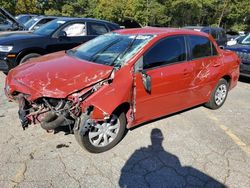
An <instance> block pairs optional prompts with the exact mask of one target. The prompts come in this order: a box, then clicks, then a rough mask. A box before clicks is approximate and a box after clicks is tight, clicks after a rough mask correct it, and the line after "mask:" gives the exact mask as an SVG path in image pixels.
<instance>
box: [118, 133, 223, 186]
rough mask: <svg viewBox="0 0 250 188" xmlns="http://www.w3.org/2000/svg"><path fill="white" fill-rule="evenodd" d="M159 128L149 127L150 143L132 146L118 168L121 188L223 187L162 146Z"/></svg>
mask: <svg viewBox="0 0 250 188" xmlns="http://www.w3.org/2000/svg"><path fill="white" fill-rule="evenodd" d="M163 139H164V137H163V134H162V132H161V130H160V129H156V128H155V129H153V130H152V131H151V142H152V145H149V146H148V147H143V148H140V149H138V150H136V151H135V152H134V153H133V154H132V155H131V157H130V158H129V159H128V161H127V162H126V164H125V165H124V167H123V168H122V170H121V175H120V179H119V185H120V187H121V188H134V187H143V188H144V187H156V188H160V187H164V188H167V187H169V188H172V187H211V188H212V187H213V188H216V187H218V188H219V187H226V186H225V185H224V184H222V183H220V182H219V181H217V180H215V179H214V178H212V177H210V176H209V175H206V174H205V173H203V172H201V171H199V170H197V169H195V168H193V167H191V166H182V165H181V163H180V160H179V159H178V157H177V156H175V155H173V154H171V153H169V152H167V151H165V150H164V148H163V146H162V142H163Z"/></svg>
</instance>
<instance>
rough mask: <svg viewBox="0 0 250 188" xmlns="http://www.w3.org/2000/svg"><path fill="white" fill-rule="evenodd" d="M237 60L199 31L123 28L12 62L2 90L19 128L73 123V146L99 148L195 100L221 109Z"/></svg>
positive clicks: (235, 74) (234, 78) (233, 81)
mask: <svg viewBox="0 0 250 188" xmlns="http://www.w3.org/2000/svg"><path fill="white" fill-rule="evenodd" d="M239 64H240V60H239V58H238V57H237V55H236V54H235V53H234V52H229V51H225V50H222V49H220V48H219V47H218V46H217V45H216V42H215V41H214V39H213V38H212V37H211V36H209V35H207V34H205V33H201V32H196V31H191V30H184V29H171V28H152V27H146V28H141V29H124V30H118V31H115V32H112V33H109V34H105V35H102V36H99V37H97V38H95V39H93V40H91V41H89V42H87V43H85V44H83V45H82V46H80V47H78V48H75V49H72V50H68V51H66V52H58V53H54V54H50V55H46V56H43V57H39V58H36V59H32V60H30V61H28V62H27V63H25V64H23V65H20V66H18V67H16V68H15V69H13V70H11V71H10V73H9V75H8V76H7V78H6V86H5V92H6V95H7V96H8V97H9V99H10V100H14V101H17V102H18V104H19V112H18V113H19V117H20V120H21V124H22V126H23V128H26V127H28V125H30V124H40V125H41V127H42V128H44V129H46V130H53V129H55V128H57V127H59V126H68V125H74V127H73V131H74V134H75V137H76V140H77V141H78V143H79V144H80V145H81V146H82V147H83V148H85V149H87V150H88V151H90V152H93V153H99V152H104V151H106V150H109V149H111V148H112V147H114V146H115V145H116V144H117V143H118V142H119V141H120V140H121V139H122V138H123V136H124V134H125V132H126V130H128V129H130V128H132V127H134V126H137V125H139V124H141V123H143V122H146V121H149V120H153V119H156V118H159V117H162V116H165V115H168V114H171V113H175V112H178V111H181V110H183V109H187V108H190V107H193V106H196V105H199V104H205V106H207V107H209V108H211V109H217V108H219V107H221V106H222V105H223V103H224V102H225V100H226V98H227V94H228V91H229V90H230V89H232V88H234V87H235V86H236V84H237V81H238V78H239Z"/></svg>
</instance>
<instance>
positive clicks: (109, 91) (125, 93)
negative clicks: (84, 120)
mask: <svg viewBox="0 0 250 188" xmlns="http://www.w3.org/2000/svg"><path fill="white" fill-rule="evenodd" d="M127 72H130V71H126V70H125V68H124V70H120V71H119V72H118V73H117V74H116V75H115V78H114V80H113V82H112V83H110V84H107V85H103V86H102V87H101V88H100V89H99V90H97V91H96V92H95V93H93V94H92V95H91V96H90V97H88V98H87V99H86V100H85V101H84V102H83V103H82V104H81V107H82V109H83V110H85V109H86V108H88V107H89V106H93V107H94V108H93V112H92V118H93V119H105V118H108V116H110V115H111V114H112V113H113V112H114V110H115V109H116V108H117V107H118V106H119V105H120V104H123V103H130V102H131V98H132V96H131V94H132V92H131V91H132V85H133V77H132V74H127V76H124V74H125V73H127Z"/></svg>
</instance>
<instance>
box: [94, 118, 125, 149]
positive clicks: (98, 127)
mask: <svg viewBox="0 0 250 188" xmlns="http://www.w3.org/2000/svg"><path fill="white" fill-rule="evenodd" d="M119 128H120V122H119V119H118V117H117V116H115V115H112V116H111V117H110V119H108V120H106V121H104V122H98V123H96V124H94V125H93V124H92V126H91V128H90V131H89V141H90V143H91V144H92V145H93V146H96V147H104V146H107V145H109V144H110V143H111V142H112V141H113V140H114V139H115V138H116V137H117V134H118V132H119Z"/></svg>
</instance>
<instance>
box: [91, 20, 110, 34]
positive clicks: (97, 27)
mask: <svg viewBox="0 0 250 188" xmlns="http://www.w3.org/2000/svg"><path fill="white" fill-rule="evenodd" d="M88 30H89V33H90V35H102V34H105V33H107V32H109V30H108V28H107V27H106V26H105V25H104V24H101V23H88Z"/></svg>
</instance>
